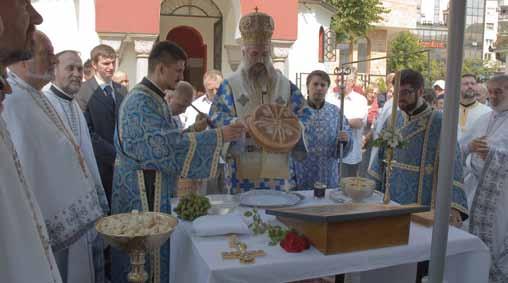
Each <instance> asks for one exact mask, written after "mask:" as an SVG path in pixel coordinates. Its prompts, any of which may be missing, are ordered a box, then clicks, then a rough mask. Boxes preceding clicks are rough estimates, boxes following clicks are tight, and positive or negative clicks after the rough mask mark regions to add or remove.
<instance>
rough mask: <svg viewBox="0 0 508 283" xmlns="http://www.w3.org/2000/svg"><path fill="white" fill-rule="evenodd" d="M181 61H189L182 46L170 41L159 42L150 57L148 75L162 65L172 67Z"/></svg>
mask: <svg viewBox="0 0 508 283" xmlns="http://www.w3.org/2000/svg"><path fill="white" fill-rule="evenodd" d="M181 60H184V61H187V54H186V53H185V51H184V50H183V49H182V48H181V47H180V46H178V45H177V44H176V43H174V42H171V41H168V40H164V41H160V42H157V43H156V44H155V45H154V46H153V48H152V51H150V55H149V56H148V73H150V74H151V73H153V72H154V71H155V68H156V67H157V65H159V64H160V63H162V64H165V65H170V64H175V63H176V62H177V61H181Z"/></svg>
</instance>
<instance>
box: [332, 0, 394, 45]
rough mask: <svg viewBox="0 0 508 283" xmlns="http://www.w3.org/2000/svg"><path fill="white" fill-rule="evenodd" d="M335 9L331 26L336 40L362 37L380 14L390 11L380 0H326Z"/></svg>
mask: <svg viewBox="0 0 508 283" xmlns="http://www.w3.org/2000/svg"><path fill="white" fill-rule="evenodd" d="M326 2H327V3H328V4H331V5H332V6H334V7H335V8H336V9H337V13H336V14H335V15H334V16H333V18H332V24H331V26H332V28H333V30H335V32H336V33H337V39H338V42H341V41H345V40H348V41H351V40H354V39H355V38H357V37H364V36H366V35H367V32H368V31H369V29H370V28H372V24H375V23H378V22H380V21H381V20H382V19H383V17H382V15H383V14H385V13H388V12H390V10H389V9H386V8H385V7H383V3H382V2H381V1H380V0H354V1H351V0H326Z"/></svg>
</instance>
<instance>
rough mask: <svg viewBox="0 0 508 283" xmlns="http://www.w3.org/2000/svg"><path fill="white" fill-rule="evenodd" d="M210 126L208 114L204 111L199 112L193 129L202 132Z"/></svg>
mask: <svg viewBox="0 0 508 283" xmlns="http://www.w3.org/2000/svg"><path fill="white" fill-rule="evenodd" d="M207 126H208V116H207V115H206V114H203V113H199V114H198V115H197V116H196V122H194V125H192V130H193V131H194V132H201V131H203V130H205V129H206V127H207Z"/></svg>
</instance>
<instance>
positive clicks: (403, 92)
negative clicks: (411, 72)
mask: <svg viewBox="0 0 508 283" xmlns="http://www.w3.org/2000/svg"><path fill="white" fill-rule="evenodd" d="M413 93H416V90H414V89H412V88H408V89H404V90H401V91H399V96H409V95H411V94H413Z"/></svg>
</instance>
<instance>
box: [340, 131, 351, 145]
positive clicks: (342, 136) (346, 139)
mask: <svg viewBox="0 0 508 283" xmlns="http://www.w3.org/2000/svg"><path fill="white" fill-rule="evenodd" d="M339 141H340V142H341V143H348V142H349V136H348V134H347V132H344V131H342V132H339Z"/></svg>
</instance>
